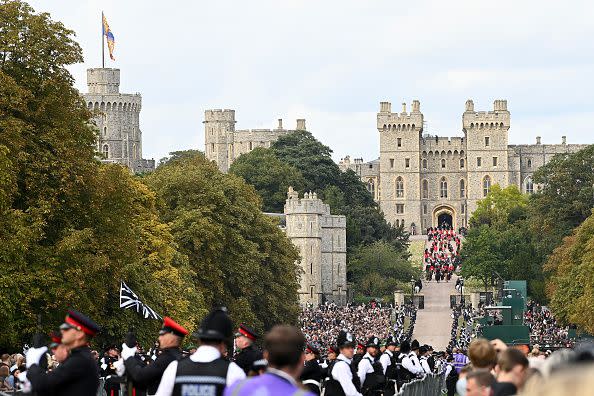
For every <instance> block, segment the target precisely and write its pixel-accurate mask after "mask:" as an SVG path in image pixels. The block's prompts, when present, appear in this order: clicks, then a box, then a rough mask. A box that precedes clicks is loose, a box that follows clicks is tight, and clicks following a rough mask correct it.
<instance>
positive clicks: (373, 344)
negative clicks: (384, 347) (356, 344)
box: [357, 337, 380, 387]
mask: <svg viewBox="0 0 594 396" xmlns="http://www.w3.org/2000/svg"><path fill="white" fill-rule="evenodd" d="M365 346H366V348H367V353H366V354H365V355H363V358H362V359H361V361H360V362H359V367H358V371H357V375H359V380H360V381H361V387H363V384H364V383H365V379H366V377H367V374H371V373H373V363H374V362H375V357H376V356H377V355H378V353H379V348H380V345H379V338H377V337H371V338H370V339H369V341H367V344H366V345H365Z"/></svg>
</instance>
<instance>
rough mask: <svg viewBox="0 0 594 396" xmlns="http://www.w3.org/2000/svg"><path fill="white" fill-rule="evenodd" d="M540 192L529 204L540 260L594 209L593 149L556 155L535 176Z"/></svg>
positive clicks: (591, 147) (588, 148) (592, 146)
mask: <svg viewBox="0 0 594 396" xmlns="http://www.w3.org/2000/svg"><path fill="white" fill-rule="evenodd" d="M534 182H535V183H537V186H538V187H539V188H540V191H539V192H538V193H537V194H533V195H532V196H531V200H530V207H529V212H530V223H531V229H532V232H533V234H534V235H535V236H537V238H536V243H537V247H538V249H539V251H540V252H541V255H542V256H547V255H549V254H550V253H551V252H552V251H553V249H554V248H555V247H556V246H558V245H559V244H560V243H561V241H562V239H563V237H565V236H567V235H570V234H571V232H572V230H573V229H574V228H575V227H577V226H578V225H580V224H581V223H582V222H583V221H584V220H585V219H586V218H587V217H588V216H590V210H591V209H592V208H593V207H594V145H590V146H588V147H586V148H584V149H582V150H580V151H578V152H577V153H573V154H557V155H556V156H554V157H553V158H552V159H551V161H549V162H548V163H547V164H546V165H544V166H542V167H540V168H539V169H538V170H537V171H536V172H535V173H534Z"/></svg>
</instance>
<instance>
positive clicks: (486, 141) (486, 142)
mask: <svg viewBox="0 0 594 396" xmlns="http://www.w3.org/2000/svg"><path fill="white" fill-rule="evenodd" d="M489 140H490V139H489V136H485V147H489V143H491V142H490V141H489Z"/></svg>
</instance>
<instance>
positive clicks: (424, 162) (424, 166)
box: [423, 159, 427, 169]
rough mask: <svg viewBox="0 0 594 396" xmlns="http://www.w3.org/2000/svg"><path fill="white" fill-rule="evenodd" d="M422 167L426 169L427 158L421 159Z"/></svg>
mask: <svg viewBox="0 0 594 396" xmlns="http://www.w3.org/2000/svg"><path fill="white" fill-rule="evenodd" d="M423 169H427V160H426V159H423Z"/></svg>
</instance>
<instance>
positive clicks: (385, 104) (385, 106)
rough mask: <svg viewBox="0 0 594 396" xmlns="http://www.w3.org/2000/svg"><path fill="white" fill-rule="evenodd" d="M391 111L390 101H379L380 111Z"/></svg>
mask: <svg viewBox="0 0 594 396" xmlns="http://www.w3.org/2000/svg"><path fill="white" fill-rule="evenodd" d="M391 112H392V103H390V102H380V113H391Z"/></svg>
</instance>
